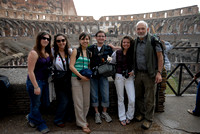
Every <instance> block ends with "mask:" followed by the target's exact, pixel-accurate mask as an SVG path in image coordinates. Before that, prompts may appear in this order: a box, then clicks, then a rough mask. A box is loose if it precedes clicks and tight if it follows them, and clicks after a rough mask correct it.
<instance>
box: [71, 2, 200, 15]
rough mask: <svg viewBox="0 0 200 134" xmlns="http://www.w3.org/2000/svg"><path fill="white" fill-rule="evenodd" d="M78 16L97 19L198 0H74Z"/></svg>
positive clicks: (176, 5)
mask: <svg viewBox="0 0 200 134" xmlns="http://www.w3.org/2000/svg"><path fill="white" fill-rule="evenodd" d="M74 4H75V8H76V11H77V14H78V15H79V16H93V17H94V19H99V18H100V17H101V16H108V15H127V14H138V13H147V12H155V11H163V10H170V9H175V8H182V7H187V6H193V5H198V7H200V0H74Z"/></svg>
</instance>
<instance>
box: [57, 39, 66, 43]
mask: <svg viewBox="0 0 200 134" xmlns="http://www.w3.org/2000/svg"><path fill="white" fill-rule="evenodd" d="M65 41H66V40H65V39H62V40H56V42H57V43H60V42H65Z"/></svg>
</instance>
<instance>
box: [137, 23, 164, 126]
mask: <svg viewBox="0 0 200 134" xmlns="http://www.w3.org/2000/svg"><path fill="white" fill-rule="evenodd" d="M148 32H149V28H148V24H147V23H146V22H145V21H139V22H138V23H137V24H136V35H137V38H136V40H135V46H134V53H133V63H134V70H135V94H136V111H135V119H136V120H137V121H142V120H143V119H144V122H143V124H142V126H141V127H142V128H143V129H149V128H150V127H151V124H152V121H153V117H154V111H155V100H156V97H155V94H156V87H157V83H160V82H162V76H161V71H162V69H163V54H162V48H161V46H160V44H159V42H155V44H153V43H152V38H153V37H152V36H151V35H150V34H149V33H148ZM153 45H155V47H154V48H153Z"/></svg>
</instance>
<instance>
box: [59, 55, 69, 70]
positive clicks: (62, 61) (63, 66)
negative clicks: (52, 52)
mask: <svg viewBox="0 0 200 134" xmlns="http://www.w3.org/2000/svg"><path fill="white" fill-rule="evenodd" d="M58 55H59V56H60V58H61V61H62V64H63V68H64V70H66V67H65V64H64V61H63V58H62V56H61V55H60V53H58ZM66 62H68V61H66Z"/></svg>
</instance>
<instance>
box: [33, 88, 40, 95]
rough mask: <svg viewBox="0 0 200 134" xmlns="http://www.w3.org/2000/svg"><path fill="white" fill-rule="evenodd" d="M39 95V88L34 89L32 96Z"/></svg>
mask: <svg viewBox="0 0 200 134" xmlns="http://www.w3.org/2000/svg"><path fill="white" fill-rule="evenodd" d="M40 93H41V89H40V87H37V88H34V94H35V95H40Z"/></svg>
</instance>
